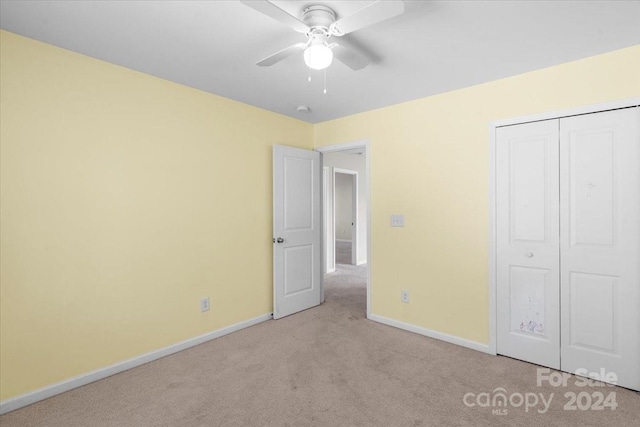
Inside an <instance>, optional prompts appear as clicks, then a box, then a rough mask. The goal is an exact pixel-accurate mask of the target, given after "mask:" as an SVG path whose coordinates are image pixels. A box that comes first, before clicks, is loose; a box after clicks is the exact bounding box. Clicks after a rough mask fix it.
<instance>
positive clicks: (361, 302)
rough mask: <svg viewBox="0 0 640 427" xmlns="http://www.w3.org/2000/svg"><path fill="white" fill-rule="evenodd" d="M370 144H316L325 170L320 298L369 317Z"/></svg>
mask: <svg viewBox="0 0 640 427" xmlns="http://www.w3.org/2000/svg"><path fill="white" fill-rule="evenodd" d="M368 149H369V146H368V142H366V141H364V142H355V143H347V144H339V145H334V146H330V147H322V148H318V149H317V151H319V152H320V153H321V162H322V170H323V182H322V191H323V196H322V201H323V209H322V213H323V220H322V226H323V232H322V240H323V250H322V255H323V257H322V266H323V272H324V275H323V281H322V301H323V302H324V301H325V297H327V298H330V299H336V298H337V299H340V300H342V301H347V300H348V301H349V303H350V304H351V303H353V304H357V305H358V306H361V307H362V316H363V317H364V316H365V315H366V317H367V318H368V317H369V315H370V287H369V285H370V263H369V262H368V261H369V254H370V207H369V177H370V170H369V169H370V162H369V156H368Z"/></svg>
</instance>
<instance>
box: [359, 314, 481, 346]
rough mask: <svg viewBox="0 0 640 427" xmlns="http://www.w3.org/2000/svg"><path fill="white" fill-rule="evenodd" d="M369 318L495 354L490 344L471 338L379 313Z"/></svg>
mask: <svg viewBox="0 0 640 427" xmlns="http://www.w3.org/2000/svg"><path fill="white" fill-rule="evenodd" d="M369 319H370V320H373V321H374V322H378V323H382V324H384V325H387V326H393V327H394V328H399V329H404V330H405V331H409V332H413V333H415V334H420V335H424V336H425V337H429V338H434V339H437V340H440V341H445V342H448V343H450V344H455V345H459V346H461V347H466V348H470V349H472V350H477V351H481V352H483V353H488V354H493V353H492V352H491V351H490V349H489V346H488V345H487V344H482V343H479V342H476V341H471V340H467V339H464V338H460V337H456V336H453V335H448V334H444V333H442V332H438V331H434V330H431V329H427V328H423V327H420V326H416V325H412V324H410V323H404V322H400V321H398V320H393V319H389V318H388V317H383V316H378V315H377V314H372V315H371V316H369Z"/></svg>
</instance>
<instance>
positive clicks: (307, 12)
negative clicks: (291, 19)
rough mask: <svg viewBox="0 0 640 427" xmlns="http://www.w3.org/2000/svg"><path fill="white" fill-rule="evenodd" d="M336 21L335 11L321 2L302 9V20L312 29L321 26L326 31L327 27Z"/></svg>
mask: <svg viewBox="0 0 640 427" xmlns="http://www.w3.org/2000/svg"><path fill="white" fill-rule="evenodd" d="M335 21H336V13H335V12H334V11H333V10H332V9H331V8H329V7H327V6H323V5H321V4H318V5H313V6H309V7H306V8H305V9H304V10H303V11H302V22H304V23H305V24H306V25H307V26H309V27H310V28H311V30H314V29H316V28H321V29H323V30H325V31H326V32H328V30H329V27H330V26H331V24H333V23H334V22H335Z"/></svg>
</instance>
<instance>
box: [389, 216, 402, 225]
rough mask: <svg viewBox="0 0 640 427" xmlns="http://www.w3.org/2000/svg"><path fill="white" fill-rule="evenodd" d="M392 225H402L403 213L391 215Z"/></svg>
mask: <svg viewBox="0 0 640 427" xmlns="http://www.w3.org/2000/svg"><path fill="white" fill-rule="evenodd" d="M391 226H392V227H404V215H391Z"/></svg>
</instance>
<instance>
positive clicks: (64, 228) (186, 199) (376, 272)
mask: <svg viewBox="0 0 640 427" xmlns="http://www.w3.org/2000/svg"><path fill="white" fill-rule="evenodd" d="M0 49H1V50H0V59H1V60H0V73H1V74H0V196H1V203H0V227H1V228H0V233H1V236H2V241H1V247H0V250H1V254H0V255H1V257H2V262H1V264H0V273H1V277H0V280H1V286H0V304H1V305H0V378H1V382H0V400H5V399H7V398H10V397H14V396H17V395H20V394H23V393H26V392H29V391H32V390H34V389H37V388H40V387H43V386H47V385H50V384H52V383H55V382H58V381H61V380H64V379H68V378H70V377H72V376H75V375H80V374H83V373H85V372H88V371H91V370H94V369H99V368H101V367H105V366H108V365H110V364H113V363H116V362H119V361H122V360H125V359H128V358H131V357H135V356H137V355H140V354H143V353H146V352H149V351H152V350H155V349H158V348H162V347H165V346H168V345H171V344H174V343H176V342H179V341H182V340H184V339H188V338H191V337H194V336H198V335H200V334H203V333H206V332H209V331H212V330H216V329H220V328H222V327H224V326H227V325H230V324H233V323H236V322H239V321H243V320H247V319H250V318H252V317H255V316H259V315H261V314H264V313H267V312H269V311H270V310H271V304H272V300H271V283H272V282H271V277H272V270H271V243H270V239H271V219H272V218H271V212H272V209H271V146H272V145H273V144H285V145H293V146H299V147H303V148H311V146H312V142H313V141H315V145H316V146H322V145H326V144H334V143H340V142H347V141H353V140H359V139H363V138H366V139H369V140H370V141H371V147H372V230H373V239H372V249H373V254H372V267H373V274H372V303H373V307H372V309H373V313H374V314H378V315H381V316H386V317H389V318H393V319H396V320H400V321H404V322H408V323H411V324H414V325H417V326H421V327H424V328H428V329H433V330H436V331H439V332H443V333H447V334H451V335H455V336H458V337H462V338H466V339H469V340H473V341H477V342H481V343H486V342H487V341H488V325H487V318H488V298H487V280H488V279H487V271H488V269H487V256H488V248H487V245H488V241H487V234H488V227H487V224H488V218H487V212H488V207H487V204H488V182H487V181H488V124H489V122H490V121H492V120H496V119H501V118H507V117H514V116H520V115H525V114H532V113H538V112H544V111H549V110H555V109H562V108H569V107H574V106H579V105H588V104H593V103H598V102H604V101H610V100H616V99H622V98H628V97H632V96H640V46H636V47H632V48H629V49H624V50H620V51H616V52H612V53H608V54H605V55H600V56H597V57H593V58H588V59H585V60H581V61H576V62H572V63H568V64H564V65H560V66H556V67H552V68H548V69H544V70H540V71H536V72H532V73H528V74H523V75H520V76H516V77H513V78H509V79H504V80H500V81H495V82H491V83H487V84H484V85H479V86H474V87H471V88H467V89H463V90H459V91H454V92H449V93H445V94H443V95H438V96H433V97H429V98H425V99H421V100H417V101H413V102H408V103H404V104H400V105H396V106H392V107H387V108H384V109H380V110H375V111H371V112H367V113H363V114H359V115H355V116H351V117H347V118H344V119H339V120H334V121H331V122H326V123H322V124H319V125H316V126H312V125H310V124H306V123H302V122H299V121H296V120H294V119H290V118H286V117H283V116H280V115H277V114H274V113H270V112H267V111H264V110H260V109H258V108H254V107H250V106H247V105H244V104H241V103H238V102H234V101H231V100H228V99H224V98H221V97H218V96H214V95H210V94H207V93H204V92H200V91H197V90H194V89H190V88H187V87H184V86H181V85H177V84H174V83H170V82H167V81H164V80H161V79H157V78H154V77H151V76H148V75H144V74H141V73H137V72H134V71H131V70H127V69H124V68H121V67H118V66H115V65H111V64H107V63H104V62H101V61H97V60H95V59H91V58H88V57H85V56H82V55H78V54H75V53H72V52H69V51H65V50H62V49H58V48H55V47H52V46H49V45H45V44H42V43H39V42H36V41H33V40H29V39H26V38H23V37H20V36H17V35H14V34H11V33H7V32H0ZM392 213H404V214H405V215H406V222H407V226H406V227H405V228H393V229H392V228H390V227H389V215H391V214H392ZM248 262H251V268H247V263H248ZM401 289H409V290H410V291H411V303H410V304H402V303H401V302H400V290H401ZM203 296H210V297H211V302H212V310H211V311H210V312H207V313H205V314H202V313H200V311H199V299H200V298H201V297H203Z"/></svg>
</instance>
